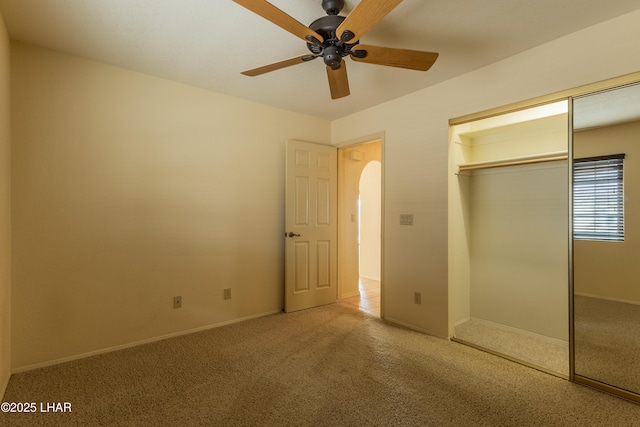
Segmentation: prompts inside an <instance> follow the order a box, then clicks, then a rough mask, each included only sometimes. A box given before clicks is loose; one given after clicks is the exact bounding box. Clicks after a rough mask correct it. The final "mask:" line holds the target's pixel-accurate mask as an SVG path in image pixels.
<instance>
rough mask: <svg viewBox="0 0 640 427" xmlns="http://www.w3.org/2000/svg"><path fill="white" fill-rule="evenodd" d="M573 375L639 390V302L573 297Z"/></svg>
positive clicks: (635, 390) (634, 390)
mask: <svg viewBox="0 0 640 427" xmlns="http://www.w3.org/2000/svg"><path fill="white" fill-rule="evenodd" d="M574 304H575V360H576V367H575V370H576V374H579V375H582V376H583V377H587V378H591V379H594V380H597V381H600V382H603V383H606V384H611V385H615V386H617V387H620V388H623V389H626V390H629V391H632V392H635V393H640V305H637V304H627V303H624V302H617V301H608V300H604V299H599V298H591V297H587V296H579V295H576V297H575V302H574Z"/></svg>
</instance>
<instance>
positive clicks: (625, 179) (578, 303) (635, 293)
mask: <svg viewBox="0 0 640 427" xmlns="http://www.w3.org/2000/svg"><path fill="white" fill-rule="evenodd" d="M573 118H574V120H573V121H574V133H573V159H574V163H573V164H574V179H573V223H574V228H573V239H574V248H573V268H574V361H575V374H576V375H577V376H580V377H585V378H588V379H592V380H595V381H598V382H600V383H604V384H607V385H611V386H614V387H617V388H620V389H623V390H627V391H631V392H634V393H640V279H639V277H640V84H637V85H631V86H627V87H622V88H617V89H614V90H609V91H605V92H600V93H596V94H592V95H588V96H583V97H579V98H576V99H575V100H574V103H573Z"/></svg>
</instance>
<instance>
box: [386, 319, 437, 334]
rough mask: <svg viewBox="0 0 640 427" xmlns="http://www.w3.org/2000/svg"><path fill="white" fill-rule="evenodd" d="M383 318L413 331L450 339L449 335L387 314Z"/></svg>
mask: <svg viewBox="0 0 640 427" xmlns="http://www.w3.org/2000/svg"><path fill="white" fill-rule="evenodd" d="M383 320H384V321H385V322H389V323H393V324H396V325H399V326H402V327H404V328H407V329H411V330H412V331H416V332H421V333H423V334H426V335H431V336H432V337H436V338H442V339H449V337H448V336H442V335H439V334H436V333H435V332H433V331H429V330H427V329H422V328H418V327H417V326H415V325H410V324H409V323H405V322H401V321H400V320H396V319H391V318H389V317H386V316H385V317H384V319H383Z"/></svg>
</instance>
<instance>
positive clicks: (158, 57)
mask: <svg viewBox="0 0 640 427" xmlns="http://www.w3.org/2000/svg"><path fill="white" fill-rule="evenodd" d="M271 3H272V4H274V5H275V6H277V7H279V8H280V9H282V10H283V11H285V12H287V13H288V14H289V15H291V16H292V17H294V18H295V19H297V20H299V21H300V22H302V23H304V24H305V25H308V24H310V23H311V22H312V21H314V20H315V19H317V18H319V17H321V16H324V11H323V10H322V8H321V6H320V5H321V0H271ZM346 3H347V7H346V8H345V10H343V12H342V14H343V15H344V14H348V13H349V12H350V11H351V10H353V8H354V7H355V5H356V4H357V3H358V0H346ZM636 9H640V2H638V0H608V1H606V2H605V1H602V0H526V1H525V0H485V1H479V0H428V1H427V0H405V1H404V2H403V3H402V4H400V5H399V6H398V7H397V8H396V9H394V10H393V11H392V12H391V13H390V14H389V15H387V16H386V17H385V18H384V19H383V20H382V21H381V22H380V23H379V24H378V25H377V26H376V27H375V28H374V29H372V30H371V31H370V32H369V33H367V34H366V35H365V36H364V37H363V38H362V42H363V43H366V44H373V45H379V46H385V47H398V48H407V49H418V50H425V51H432V52H439V53H440V58H439V59H438V61H437V62H436V63H435V65H434V66H433V67H432V68H431V70H429V71H427V72H420V71H411V70H404V69H398V68H391V67H383V66H379V65H371V64H365V63H356V62H353V61H351V60H350V59H347V68H348V74H349V83H350V86H351V95H350V96H348V97H346V98H342V99H338V100H331V98H330V95H329V88H328V83H327V77H326V72H325V67H324V64H323V63H322V62H321V59H318V60H316V61H312V62H309V63H303V64H300V65H295V66H292V67H289V68H286V69H282V70H278V71H274V72H271V73H269V74H265V75H262V76H257V77H246V76H243V75H241V74H240V72H241V71H244V70H247V69H252V68H255V67H258V66H261V65H265V64H269V63H272V62H276V61H280V60H283V59H287V58H290V57H294V56H298V55H302V54H304V53H306V52H308V51H307V49H306V45H305V43H304V42H303V41H302V40H300V39H298V38H296V37H295V36H293V35H291V34H290V33H288V32H286V31H284V30H282V29H280V28H279V27H276V26H275V25H274V24H272V23H270V22H268V21H266V20H265V19H263V18H261V17H259V16H257V15H255V14H253V13H252V12H250V11H248V10H247V9H245V8H243V7H241V6H239V5H237V4H236V3H233V2H232V1H231V0H0V12H1V13H2V15H3V17H4V20H5V23H6V25H7V28H8V30H9V34H10V37H11V38H12V39H14V40H20V41H24V42H28V43H32V44H36V45H39V46H43V47H47V48H51V49H55V50H59V51H62V52H66V53H70V54H73V55H78V56H81V57H85V58H89V59H93V60H97V61H101V62H104V63H108V64H113V65H116V66H119V67H124V68H127V69H131V70H136V71H140V72H143V73H148V74H151V75H155V76H159V77H162V78H166V79H170V80H174V81H178V82H183V83H186V84H190V85H193V86H197V87H201V88H205V89H209V90H212V91H215V92H219V93H224V94H228V95H232V96H236V97H240V98H245V99H248V100H252V101H257V102H260V103H264V104H268V105H272V106H276V107H280V108H284V109H287V110H293V111H298V112H301V113H304V114H308V115H312V116H317V117H321V118H325V119H336V118H339V117H343V116H346V115H348V114H351V113H354V112H357V111H360V110H364V109H366V108H369V107H372V106H374V105H377V104H380V103H382V102H385V101H389V100H391V99H394V98H397V97H400V96H402V95H405V94H408V93H411V92H414V91H417V90H420V89H422V88H425V87H427V86H430V85H433V84H436V83H438V82H441V81H444V80H447V79H450V78H452V77H455V76H458V75H461V74H464V73H466V72H469V71H472V70H474V69H477V68H479V67H482V66H484V65H487V64H490V63H493V62H496V61H498V60H500V59H502V58H505V57H508V56H511V55H514V54H516V53H518V52H521V51H524V50H527V49H529V48H532V47H534V46H537V45H540V44H543V43H545V42H548V41H550V40H553V39H555V38H558V37H560V36H562V35H565V34H569V33H572V32H575V31H577V30H580V29H582V28H585V27H588V26H591V25H594V24H596V23H598V22H602V21H605V20H608V19H611V18H613V17H616V16H619V15H623V14H625V13H628V12H631V11H634V10H636ZM570 54H571V52H567V55H570Z"/></svg>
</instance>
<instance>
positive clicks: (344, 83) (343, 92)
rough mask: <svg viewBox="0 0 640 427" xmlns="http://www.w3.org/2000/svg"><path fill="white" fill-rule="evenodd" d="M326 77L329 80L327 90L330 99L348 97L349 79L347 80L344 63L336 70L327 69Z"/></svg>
mask: <svg viewBox="0 0 640 427" xmlns="http://www.w3.org/2000/svg"><path fill="white" fill-rule="evenodd" d="M327 77H328V78H329V89H330V90H331V99H338V98H344V97H345V96H349V93H350V92H349V79H348V78H347V64H345V62H344V61H342V63H341V64H340V68H338V69H337V70H334V69H332V68H331V67H327Z"/></svg>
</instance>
